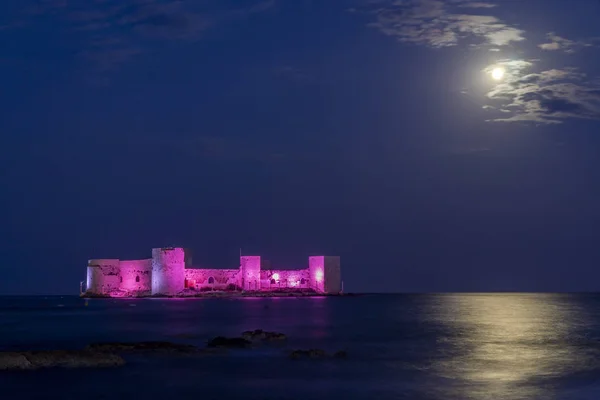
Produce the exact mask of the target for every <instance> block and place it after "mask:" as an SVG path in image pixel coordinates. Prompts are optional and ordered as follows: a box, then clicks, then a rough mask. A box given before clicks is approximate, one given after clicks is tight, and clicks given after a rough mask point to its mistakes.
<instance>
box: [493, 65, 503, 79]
mask: <svg viewBox="0 0 600 400" xmlns="http://www.w3.org/2000/svg"><path fill="white" fill-rule="evenodd" d="M503 77H504V68H500V67H498V68H494V69H493V70H492V78H493V79H494V80H495V81H499V80H500V79H502V78H503Z"/></svg>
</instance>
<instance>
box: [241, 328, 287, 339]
mask: <svg viewBox="0 0 600 400" xmlns="http://www.w3.org/2000/svg"><path fill="white" fill-rule="evenodd" d="M242 337H243V338H244V339H246V340H252V341H256V340H285V339H287V337H286V336H285V335H284V334H283V333H279V332H266V331H263V330H262V329H256V330H253V331H246V332H244V333H242Z"/></svg>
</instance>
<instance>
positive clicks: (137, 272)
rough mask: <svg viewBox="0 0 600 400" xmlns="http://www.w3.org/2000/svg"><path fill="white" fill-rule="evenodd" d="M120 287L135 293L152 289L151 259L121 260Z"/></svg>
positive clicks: (148, 291) (140, 293) (145, 292)
mask: <svg viewBox="0 0 600 400" xmlns="http://www.w3.org/2000/svg"><path fill="white" fill-rule="evenodd" d="M120 267H121V285H120V287H119V288H120V289H121V290H122V291H125V292H131V294H135V295H144V294H150V293H151V291H152V259H151V258H149V259H147V260H126V261H121V263H120Z"/></svg>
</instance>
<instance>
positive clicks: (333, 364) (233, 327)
mask: <svg viewBox="0 0 600 400" xmlns="http://www.w3.org/2000/svg"><path fill="white" fill-rule="evenodd" d="M254 329H263V330H268V331H276V332H281V333H284V334H286V335H287V337H288V339H287V340H286V341H284V342H281V343H273V344H265V345H262V346H259V347H257V348H253V349H240V350H232V351H230V352H228V353H226V354H217V355H210V356H202V357H195V356H192V357H180V356H168V355H158V354H156V355H153V354H146V355H132V356H128V357H126V358H127V361H128V363H127V365H125V366H123V367H119V368H105V369H60V368H59V369H43V370H36V371H11V372H6V371H4V372H3V371H0V399H7V400H10V399H19V400H25V399H85V400H95V399H110V400H115V399H129V400H131V399H136V398H139V399H145V400H148V399H161V400H167V399H170V400H175V399H177V400H180V399H181V400H183V399H215V400H222V399H244V400H254V399H256V400H258V399H260V400H270V399H273V400H275V399H302V400H309V399H377V400H385V399H411V400H420V399H423V400H425V399H428V400H429V399H431V400H437V399H444V400H447V399H458V400H471V399H472V400H500V399H511V400H517V399H543V400H552V399H569V400H579V399H581V400H583V399H590V400H592V399H594V400H597V399H600V295H598V294H550V293H548V294H537V293H536V294H533V293H531V294H528V293H508V294H503V293H494V294H476V293H470V294H399V295H396V294H372V295H368V294H367V295H358V296H342V297H311V298H227V299H209V298H200V299H89V300H85V299H81V298H79V297H76V296H73V297H69V296H63V297H61V296H56V297H0V350H2V351H7V350H34V349H35V350H38V349H77V348H82V347H84V346H86V345H87V344H89V343H94V342H106V341H121V342H122V341H146V340H160V341H172V342H177V343H189V344H194V345H198V346H204V345H205V343H206V342H207V340H209V339H210V338H212V337H215V336H240V334H241V333H242V332H243V331H246V330H254ZM311 348H317V349H322V350H325V351H326V352H329V353H333V352H335V351H339V350H343V351H346V352H347V357H346V358H344V359H333V358H331V359H330V358H326V359H291V358H290V357H289V353H290V352H291V351H292V350H295V349H311Z"/></svg>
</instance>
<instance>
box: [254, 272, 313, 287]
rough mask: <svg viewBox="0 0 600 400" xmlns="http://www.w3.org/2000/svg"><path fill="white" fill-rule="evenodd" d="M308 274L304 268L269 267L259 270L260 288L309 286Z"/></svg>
mask: <svg viewBox="0 0 600 400" xmlns="http://www.w3.org/2000/svg"><path fill="white" fill-rule="evenodd" d="M309 281H310V274H309V270H308V268H306V269H291V270H290V269H271V270H261V271H260V282H261V289H262V290H269V289H279V288H298V289H305V288H309V287H310V285H309Z"/></svg>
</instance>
